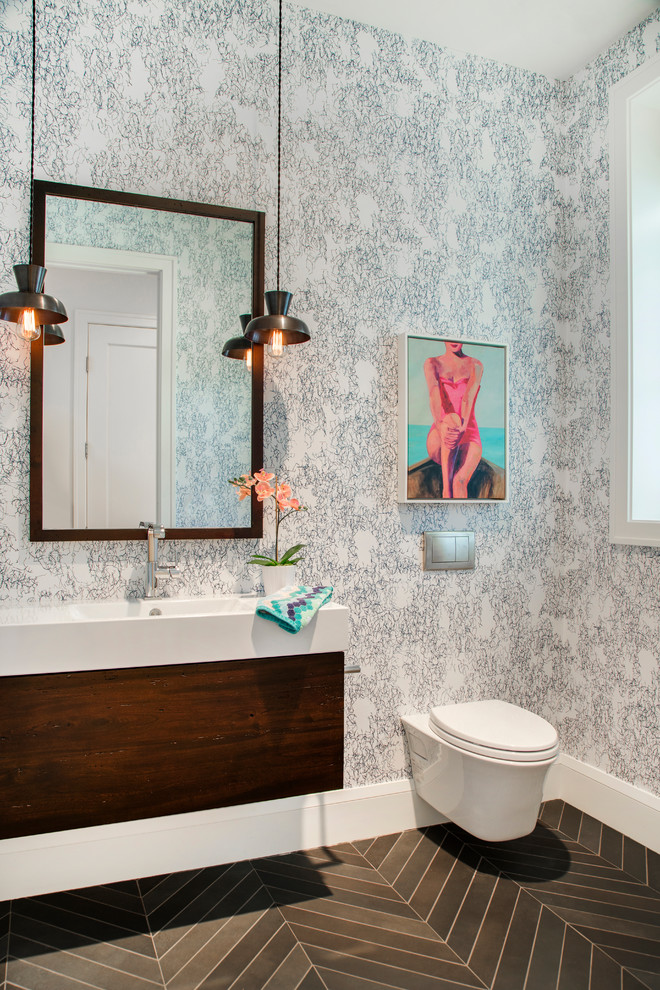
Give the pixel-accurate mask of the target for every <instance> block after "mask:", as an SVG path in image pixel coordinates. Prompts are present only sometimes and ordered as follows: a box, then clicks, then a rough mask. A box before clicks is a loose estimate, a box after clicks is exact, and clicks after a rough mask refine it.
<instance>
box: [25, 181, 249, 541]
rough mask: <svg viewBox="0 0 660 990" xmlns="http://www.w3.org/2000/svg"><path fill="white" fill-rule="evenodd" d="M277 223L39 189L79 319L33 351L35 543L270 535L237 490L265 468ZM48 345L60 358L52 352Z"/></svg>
mask: <svg viewBox="0 0 660 990" xmlns="http://www.w3.org/2000/svg"><path fill="white" fill-rule="evenodd" d="M264 231H265V217H264V214H263V213H261V212H258V211H253V210H241V209H232V208H228V207H223V206H213V205H209V204H204V203H188V202H185V201H182V200H169V199H162V198H160V197H155V196H142V195H136V194H132V193H122V192H114V191H111V190H103V189H92V188H89V187H86V186H72V185H64V184H60V183H53V182H41V181H36V182H35V183H34V208H33V224H32V258H33V261H34V263H35V264H39V265H44V266H45V267H46V268H47V269H48V274H47V276H46V285H47V290H46V291H48V292H49V293H50V294H51V295H54V296H56V297H58V298H60V299H61V300H62V301H63V302H64V305H65V306H66V308H67V312H68V316H69V320H68V322H67V323H64V324H61V326H60V329H61V330H62V332H63V334H64V342H62V343H57V344H55V343H50V340H52V339H53V338H50V337H49V336H48V335H44V334H42V336H41V337H40V339H39V340H37V341H34V342H33V344H32V369H31V403H30V416H31V421H30V539H31V540H32V541H46V540H138V539H143V538H145V536H146V533H145V531H144V530H141V529H140V528H139V524H140V522H141V521H148V522H158V523H160V524H162V525H163V526H164V527H165V530H166V533H167V538H168V539H184V540H189V539H215V540H217V539H234V538H241V537H244V538H255V537H260V536H261V535H262V522H263V517H262V506H261V504H260V503H259V502H257V500H256V498H255V497H254V494H253V497H252V499H251V500H247V499H246V500H244V501H242V502H239V500H238V497H237V492H236V489H235V488H233V487H232V486H231V485H229V484H228V483H227V482H228V479H229V478H234V477H236V476H238V475H240V474H244V473H247V472H254V471H256V470H258V469H259V468H261V467H262V466H263V464H262V460H263V347H261V346H258V345H254V346H253V347H252V367H251V369H250V368H249V367H248V365H247V362H246V361H243V360H235V359H231V358H227V357H224V356H223V354H222V350H223V347H224V345H225V343H226V341H227V340H228V339H230V338H232V337H237V336H238V337H240V336H241V334H242V330H241V326H240V322H239V316H240V315H241V314H243V313H252V314H253V315H260V314H261V313H262V312H263V309H262V306H263V289H264ZM44 336H45V337H46V343H45V345H44Z"/></svg>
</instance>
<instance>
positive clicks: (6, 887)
mask: <svg viewBox="0 0 660 990" xmlns="http://www.w3.org/2000/svg"><path fill="white" fill-rule="evenodd" d="M543 797H544V799H545V800H551V799H553V798H560V799H561V800H563V801H567V802H568V803H569V804H572V805H575V807H577V808H580V809H581V810H582V811H586V812H587V813H588V814H590V815H592V816H593V817H594V818H597V819H599V821H601V822H604V823H605V824H606V825H609V826H610V827H611V828H614V829H616V830H617V831H619V832H623V833H624V834H625V835H628V836H630V837H631V838H632V839H635V840H636V841H637V842H641V843H642V844H643V845H645V846H648V847H649V848H650V849H653V850H654V851H655V852H658V853H660V798H657V797H655V796H654V795H653V794H649V793H648V792H647V791H643V790H641V789H640V788H638V787H632V786H631V785H630V784H626V783H624V782H623V781H621V780H618V779H617V778H616V777H612V776H611V775H610V774H607V773H603V771H602V770H597V769H596V768H595V767H590V766H588V765H587V764H586V763H581V762H580V761H579V760H575V759H573V758H572V757H570V756H565V755H564V754H561V755H560V756H559V759H558V760H557V762H556V763H555V764H554V765H553V766H552V767H551V769H550V771H549V773H548V776H547V778H546V786H545V788H544V794H543ZM442 821H446V818H444V817H443V816H442V815H441V814H440V813H439V812H437V811H435V809H433V808H432V807H431V806H430V805H428V804H427V803H426V802H425V801H422V800H420V798H418V797H417V795H416V794H415V791H414V788H413V786H412V781H410V780H395V781H392V782H390V783H386V784H371V785H368V786H366V787H352V788H346V789H345V790H341V791H328V792H326V793H323V794H308V795H304V796H302V797H293V798H284V799H282V800H279V801H264V802H261V803H258V804H244V805H240V806H237V807H233V808H221V809H215V810H213V811H199V812H194V813H191V814H187V815H172V816H170V817H165V818H150V819H146V820H143V821H137V822H122V823H119V824H116V825H100V826H97V827H95V828H82V829H73V830H71V831H68V832H52V833H49V834H46V835H29V836H21V837H20V838H16V839H4V840H2V841H0V901H3V900H12V899H14V898H17V897H29V896H32V895H35V894H46V893H50V892H52V891H56V890H69V889H72V888H76V887H87V886H91V885H94V884H101V883H112V882H114V881H118V880H127V879H130V878H132V877H148V876H154V875H157V874H159V873H173V872H176V871H178V870H190V869H201V868H202V867H204V866H212V865H214V864H216V863H231V862H235V861H237V860H242V859H254V858H256V857H258V856H272V855H277V854H279V853H286V852H293V851H294V850H296V849H314V848H316V847H317V846H324V845H334V844H335V843H337V842H349V841H351V840H353V839H356V840H357V839H367V838H371V837H372V836H375V835H383V834H386V833H388V832H399V831H403V830H404V829H408V828H418V827H421V826H424V825H432V824H435V823H437V822H442Z"/></svg>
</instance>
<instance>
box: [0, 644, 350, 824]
mask: <svg viewBox="0 0 660 990" xmlns="http://www.w3.org/2000/svg"><path fill="white" fill-rule="evenodd" d="M343 739H344V654H343V653H319V654H311V655H305V656H285V657H268V658H264V659H258V660H230V661H222V662H209V663H197V664H180V665H175V666H154V667H134V668H129V669H124V670H121V669H113V670H95V671H80V672H75V673H56V674H34V675H27V676H22V677H21V676H19V677H14V676H12V677H3V678H2V679H0V781H1V785H0V786H1V800H0V838H3V839H4V838H10V837H12V836H18V835H33V834H38V833H42V832H53V831H59V830H62V829H72V828H82V827H85V826H91V825H105V824H109V823H111V822H122V821H130V820H133V819H141V818H152V817H156V816H160V815H174V814H179V813H182V812H189V811H201V810H204V809H208V808H221V807H225V806H227V805H238V804H244V803H249V802H253V801H264V800H270V799H273V798H282V797H290V796H292V795H296V794H307V793H313V792H316V791H327V790H334V789H336V788H341V787H342V786H343Z"/></svg>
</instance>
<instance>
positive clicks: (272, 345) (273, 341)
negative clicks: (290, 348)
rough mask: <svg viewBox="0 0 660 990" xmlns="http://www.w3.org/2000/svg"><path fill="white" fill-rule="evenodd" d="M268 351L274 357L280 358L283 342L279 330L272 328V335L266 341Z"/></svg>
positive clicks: (282, 351)
mask: <svg viewBox="0 0 660 990" xmlns="http://www.w3.org/2000/svg"><path fill="white" fill-rule="evenodd" d="M268 353H269V354H270V356H271V357H274V358H281V357H282V355H283V354H284V342H283V341H282V331H281V330H273V335H272V337H271V338H270V341H269V343H268Z"/></svg>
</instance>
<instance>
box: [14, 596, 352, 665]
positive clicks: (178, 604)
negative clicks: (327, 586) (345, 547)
mask: <svg viewBox="0 0 660 990" xmlns="http://www.w3.org/2000/svg"><path fill="white" fill-rule="evenodd" d="M257 601H258V597H257V596H256V595H234V596H227V597H219V598H171V599H162V598H154V599H151V600H149V601H147V600H140V601H124V602H73V603H70V604H67V605H44V606H40V605H34V606H27V607H23V608H0V676H7V675H10V674H45V673H55V672H57V671H74V670H103V669H109V668H115V667H116V668H120V667H150V666H154V665H160V664H174V663H198V662H206V661H212V660H245V659H248V658H250V657H279V656H291V655H293V654H298V653H301V654H302V653H326V652H335V651H345V650H346V649H347V647H348V609H347V608H346V607H345V606H343V605H337V604H335V603H334V602H332V601H330V602H328V603H327V604H326V605H324V606H323V607H322V608H321V609H320V610H319V611H318V612H317V614H316V615H315V616H314V618H313V619H312V621H311V622H310V623H309V625H308V626H306V628H305V629H303V630H302V631H301V632H299V633H295V634H291V633H288V632H286V631H285V630H283V629H280V628H279V626H277V625H276V624H275V623H274V622H270V621H268V619H263V618H261V617H260V616H257V615H256V613H255V609H256V605H257ZM155 610H158V612H160V614H155V615H154V614H150V613H152V612H154V611H155Z"/></svg>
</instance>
